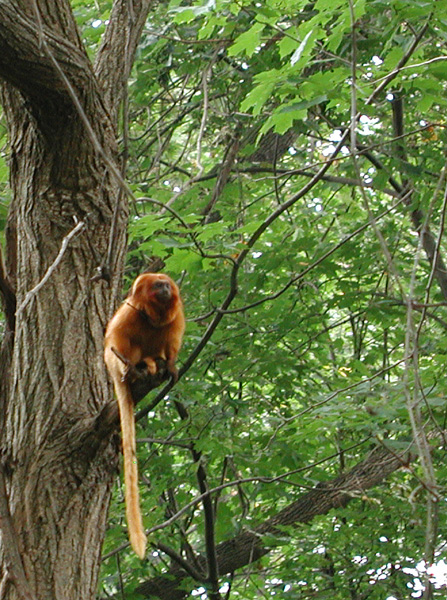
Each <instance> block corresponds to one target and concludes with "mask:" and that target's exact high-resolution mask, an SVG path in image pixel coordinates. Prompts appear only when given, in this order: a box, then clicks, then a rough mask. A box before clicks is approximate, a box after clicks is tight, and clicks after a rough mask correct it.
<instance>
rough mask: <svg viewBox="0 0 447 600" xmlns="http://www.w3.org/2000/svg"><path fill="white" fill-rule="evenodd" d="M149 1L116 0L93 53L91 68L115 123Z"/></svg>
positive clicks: (150, 1)
mask: <svg viewBox="0 0 447 600" xmlns="http://www.w3.org/2000/svg"><path fill="white" fill-rule="evenodd" d="M151 4H152V0H131V1H130V0H115V2H114V3H113V8H112V13H111V15H110V19H109V24H108V26H107V29H106V31H105V33H104V36H103V39H102V42H101V46H100V48H99V50H98V54H97V56H96V61H95V66H94V71H95V74H96V77H97V80H98V83H99V85H100V87H101V89H102V92H103V98H104V101H105V104H106V106H107V108H108V110H109V111H110V113H111V115H112V120H113V122H114V123H115V122H116V115H117V112H118V108H119V105H120V102H121V93H120V92H121V89H122V87H123V85H124V84H126V83H127V79H128V77H129V74H130V70H131V68H132V64H133V61H134V57H135V52H136V49H137V45H138V42H139V40H140V37H141V32H142V29H143V26H144V24H145V22H146V18H147V15H148V12H149V9H150V7H151Z"/></svg>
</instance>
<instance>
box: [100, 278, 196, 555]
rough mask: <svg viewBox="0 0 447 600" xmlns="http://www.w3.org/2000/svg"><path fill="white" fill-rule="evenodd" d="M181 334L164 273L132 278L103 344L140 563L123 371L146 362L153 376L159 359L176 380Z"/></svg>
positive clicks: (175, 298) (179, 309)
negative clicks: (176, 362) (116, 405)
mask: <svg viewBox="0 0 447 600" xmlns="http://www.w3.org/2000/svg"><path fill="white" fill-rule="evenodd" d="M184 329H185V318H184V315H183V305H182V301H181V298H180V292H179V289H178V287H177V285H176V284H175V283H174V281H172V279H171V278H170V277H168V276H167V275H164V274H162V273H143V275H140V276H139V277H137V278H136V280H135V281H134V284H133V286H132V289H131V292H130V294H129V296H128V297H127V299H126V300H125V301H124V303H123V304H122V305H121V306H120V308H119V309H118V310H117V312H116V313H115V315H114V316H113V318H112V319H111V321H110V322H109V324H108V326H107V330H106V335H105V340H104V347H105V350H104V360H105V363H106V366H107V369H108V371H109V373H110V375H111V377H112V379H113V384H114V387H115V394H116V397H117V399H118V406H119V412H120V419H121V434H122V439H123V455H124V482H125V486H126V491H125V497H126V519H127V526H128V528H129V538H130V543H131V545H132V548H133V549H134V551H135V553H136V554H137V555H138V556H139V557H140V558H143V557H144V555H145V552H146V535H145V533H144V527H143V521H142V518H141V510H140V501H139V494H138V467H137V460H136V451H135V450H136V444H135V420H134V415H133V406H134V402H133V399H132V394H131V391H130V387H129V384H128V382H127V381H126V376H127V367H128V366H129V365H132V366H135V365H137V364H138V363H141V362H143V361H144V362H145V363H146V365H147V368H148V371H149V372H150V373H151V374H153V375H154V374H155V373H156V371H157V364H156V359H158V358H161V359H164V360H165V361H166V367H167V370H168V372H169V373H170V375H171V377H172V378H173V379H174V380H177V376H178V375H177V369H176V367H175V361H176V358H177V354H178V352H179V350H180V346H181V343H182V338H183V332H184ZM114 350H115V351H116V352H117V353H118V355H119V356H121V357H123V358H124V359H125V360H126V361H127V365H126V364H125V363H124V362H123V361H122V360H121V359H120V358H118V356H117V354H115V352H114Z"/></svg>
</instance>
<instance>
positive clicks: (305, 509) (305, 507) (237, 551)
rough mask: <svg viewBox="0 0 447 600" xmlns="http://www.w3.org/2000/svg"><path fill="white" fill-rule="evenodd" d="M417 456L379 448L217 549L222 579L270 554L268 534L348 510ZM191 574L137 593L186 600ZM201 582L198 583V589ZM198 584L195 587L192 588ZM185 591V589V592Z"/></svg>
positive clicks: (176, 574) (175, 570) (161, 579)
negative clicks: (360, 497)
mask: <svg viewBox="0 0 447 600" xmlns="http://www.w3.org/2000/svg"><path fill="white" fill-rule="evenodd" d="M412 458H414V457H413V455H410V454H409V453H408V454H407V455H405V456H400V457H399V456H397V455H396V454H394V453H392V452H389V451H388V450H387V449H386V448H382V447H377V448H375V449H374V450H373V451H372V452H371V453H370V455H369V456H368V457H367V458H366V459H365V460H364V461H362V462H360V463H359V464H357V465H356V466H355V467H354V468H353V469H352V470H351V471H349V472H347V473H344V474H342V475H340V476H338V477H336V478H335V479H333V480H332V481H328V482H325V483H322V484H320V485H318V486H317V487H316V488H315V489H313V490H311V491H310V492H308V493H306V494H303V495H302V496H301V497H300V498H299V499H298V500H297V501H295V502H293V503H292V504H290V505H289V506H287V507H285V508H284V509H283V510H281V511H280V512H279V513H277V514H276V515H274V516H273V517H271V518H270V519H268V520H267V521H265V522H264V523H262V524H260V525H259V526H258V527H256V528H254V529H253V530H250V531H243V532H242V533H240V534H239V535H237V536H236V537H234V538H232V539H230V540H226V541H224V542H221V543H220V544H218V545H217V548H216V555H217V563H218V571H219V575H220V576H222V575H226V574H229V573H234V571H236V570H237V569H240V568H242V567H244V566H246V565H248V564H250V563H252V562H254V561H256V560H258V559H259V558H261V557H262V556H264V555H265V554H267V553H268V552H269V551H270V549H269V547H268V546H267V545H266V544H265V542H264V538H263V536H265V535H266V534H275V533H282V535H284V532H281V529H280V528H281V527H287V526H294V525H297V524H299V523H308V522H309V521H311V520H312V519H314V518H315V517H316V516H318V515H324V514H326V513H328V512H329V511H330V510H331V509H333V508H340V507H343V506H346V505H347V504H348V502H350V501H351V500H352V499H353V498H356V497H358V496H359V494H362V493H363V492H364V490H367V489H369V488H372V487H374V486H376V485H378V484H380V483H381V482H382V481H383V480H384V479H385V478H386V477H387V476H388V475H390V474H391V473H393V472H394V471H396V470H397V469H399V468H400V467H401V466H402V465H403V464H408V463H409V461H410V460H412ZM195 568H196V569H197V568H198V569H200V570H202V572H206V570H207V569H206V559H205V557H204V556H199V557H197V561H196V564H195ZM187 577H188V575H187V573H186V572H185V571H183V570H182V569H181V568H180V567H179V566H177V565H174V566H173V567H172V568H171V569H170V570H169V571H168V572H167V573H166V574H165V575H161V576H158V577H154V578H153V579H150V580H149V581H146V582H145V583H143V584H142V585H140V586H139V587H138V588H137V591H138V592H139V593H141V594H144V595H145V596H147V597H151V598H153V597H154V598H155V597H156V598H161V599H162V600H182V598H185V597H186V596H187V595H188V592H187V591H185V589H186V587H187V586H186V587H185V582H184V580H185V579H186V578H187ZM200 585H201V582H197V587H199V586H200ZM193 586H194V584H192V585H191V588H192V587H193ZM182 588H183V589H182Z"/></svg>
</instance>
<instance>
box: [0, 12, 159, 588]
mask: <svg viewBox="0 0 447 600" xmlns="http://www.w3.org/2000/svg"><path fill="white" fill-rule="evenodd" d="M34 4H36V5H38V6H39V14H38V15H36V13H35V12H34V11H35V6H34ZM132 5H133V6H132V9H133V16H134V21H133V25H132V27H133V28H132V30H130V29H126V26H125V25H124V24H127V23H128V17H129V15H127V8H126V6H127V3H126V2H125V1H124V0H122V1H118V2H115V5H114V9H113V13H112V16H111V19H110V28H109V32H108V33H106V34H105V40H104V45H103V48H102V50H101V52H100V53H99V55H98V62H97V65H96V75H95V70H94V68H93V66H92V65H91V63H90V61H89V59H88V57H87V55H86V53H85V50H84V48H83V46H82V44H81V41H80V36H79V33H78V31H77V28H76V25H75V22H74V19H73V16H72V11H71V7H70V3H69V1H68V0H47V1H45V2H44V1H39V0H38V1H37V3H34V2H30V1H29V0H19V1H18V0H14V1H11V2H2V3H1V5H0V76H1V77H2V79H3V89H2V100H3V106H4V109H5V113H6V117H7V124H8V129H9V136H10V148H11V159H10V169H11V187H12V190H13V201H12V205H11V208H10V214H9V219H8V227H7V232H6V246H7V248H6V249H7V261H6V262H7V269H6V271H7V273H8V274H9V277H10V281H11V283H12V287H13V288H14V289H15V292H16V299H17V313H16V319H15V331H14V332H11V331H9V332H8V333H7V335H6V336H5V339H4V341H3V347H2V352H1V354H0V364H1V365H2V366H1V375H2V377H1V380H0V451H1V456H0V458H1V462H2V465H3V467H2V472H3V473H4V480H6V490H7V496H8V500H9V512H10V514H11V524H12V525H13V527H14V528H15V532H16V540H17V544H18V550H19V553H20V556H21V561H22V566H23V572H24V575H25V578H26V580H27V582H26V580H25V582H22V584H23V583H25V584H26V585H25V587H26V586H28V592H27V593H26V594H24V592H23V586H21V585H19V582H18V581H17V578H18V575H17V573H19V572H20V568H18V567H20V565H19V566H18V565H17V564H14V562H15V559H14V552H13V551H12V550H13V549H12V548H10V547H8V545H7V544H6V543H4V544H2V552H1V555H0V559H1V563H0V564H1V566H0V599H1V600H4V599H15V598H23V597H25V596H26V597H33V598H36V599H42V600H51V599H53V598H54V599H57V600H70V599H73V600H75V599H76V600H79V598H83V599H84V600H88V598H94V597H95V592H96V588H97V576H98V569H99V559H100V552H101V545H102V541H103V536H104V530H105V525H106V518H107V509H108V505H109V499H110V492H111V485H112V480H113V475H114V473H115V472H116V469H117V447H116V444H113V443H112V441H111V440H112V436H111V435H110V433H111V432H112V431H113V430H114V428H113V427H112V426H111V427H109V429H108V431H106V432H105V434H104V431H101V435H99V434H98V432H97V431H96V430H94V425H95V423H96V419H95V417H96V416H97V414H98V412H99V411H100V409H101V407H102V406H104V404H105V403H106V402H107V401H108V400H110V398H111V389H110V387H109V383H108V379H107V376H106V373H105V368H104V365H103V360H102V353H103V350H102V339H103V331H104V327H105V325H106V322H107V320H108V318H109V317H110V314H111V312H112V310H113V308H114V306H115V303H116V300H117V298H118V296H119V289H120V279H121V278H120V274H121V272H122V267H123V262H124V253H125V243H126V224H127V208H126V206H127V203H126V202H125V196H124V194H122V193H121V191H120V184H119V182H118V181H117V179H116V177H114V176H113V173H111V170H110V166H112V167H113V166H114V167H115V169H118V168H119V164H118V153H117V146H116V131H115V130H116V115H117V114H118V106H119V102H120V99H121V90H122V86H123V82H124V80H125V78H126V77H127V74H128V72H129V69H130V64H131V60H132V57H133V54H134V51H135V45H136V42H137V39H138V37H139V33H140V31H141V27H142V25H143V23H144V20H145V18H146V15H147V11H148V7H149V3H148V2H147V1H142V2H138V1H135V0H134V1H133V3H132ZM130 34H131V35H130ZM123 36H124V37H126V36H129V37H130V40H131V43H128V44H125V43H123ZM125 48H127V56H125V52H124V49H125ZM106 50H107V51H108V52H109V53H110V55H111V56H113V62H114V67H115V68H114V70H113V77H111V76H110V73H108V72H107V69H105V68H104V65H105V64H107V51H106ZM61 69H62V71H63V74H62V73H61ZM74 95H75V96H76V98H77V101H78V102H79V104H80V106H79V105H78V107H76V106H75V103H74V98H73V96H74ZM80 108H82V111H80ZM82 113H83V114H82ZM111 115H112V117H111ZM86 120H88V123H89V124H90V127H91V131H90V132H89V131H88V125H87V127H86ZM117 202H120V203H121V206H120V207H119V213H118V216H119V218H118V225H117V228H116V231H115V237H114V239H113V247H112V249H113V253H112V259H113V260H112V264H111V265H110V267H111V273H112V277H111V283H110V285H108V284H107V283H106V282H104V281H100V282H95V283H93V282H92V281H91V278H92V276H93V275H94V274H95V268H97V267H98V266H100V265H101V264H103V262H104V259H105V257H106V256H107V254H108V246H109V235H110V228H111V224H112V219H113V214H114V207H115V205H116V203H117ZM76 226H77V233H76V235H74V231H73V230H74V228H75V227H76ZM67 235H69V238H67V239H65V242H64V238H66V236H67ZM59 254H60V256H59V258H61V260H60V261H59V262H58V263H57V264H53V263H54V261H55V259H56V257H58V255H59ZM48 270H50V271H49V273H48V274H49V275H50V276H49V277H48V279H45V280H44V279H43V278H44V276H45V274H46V273H47V272H48ZM39 282H41V283H42V282H43V285H41V286H39V288H38V289H36V290H35V291H31V294H30V293H29V292H30V290H33V288H34V287H35V286H36V285H37V284H39ZM8 322H9V323H11V322H13V320H11V319H9V320H8ZM2 477H3V476H2ZM0 493H1V487H0ZM5 514H6V513H5V512H3V513H2V512H1V510H0V523H1V517H3V518H7V514H6V517H5ZM2 539H3V541H5V532H4V531H3V534H2ZM16 562H17V561H16Z"/></svg>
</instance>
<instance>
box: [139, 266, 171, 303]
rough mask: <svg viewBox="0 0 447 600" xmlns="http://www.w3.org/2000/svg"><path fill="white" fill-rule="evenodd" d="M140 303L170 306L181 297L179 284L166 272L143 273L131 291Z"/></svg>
mask: <svg viewBox="0 0 447 600" xmlns="http://www.w3.org/2000/svg"><path fill="white" fill-rule="evenodd" d="M131 295H132V298H134V299H135V300H137V301H138V303H141V304H144V305H145V306H148V305H149V306H150V305H152V304H153V303H155V304H158V305H162V306H169V305H171V304H172V303H173V302H175V301H176V299H177V298H178V297H179V291H178V287H177V285H176V284H175V283H174V281H172V279H171V278H170V277H169V276H168V275H165V274H164V273H143V274H142V275H140V276H139V277H137V279H136V280H135V283H134V284H133V286H132V292H131Z"/></svg>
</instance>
